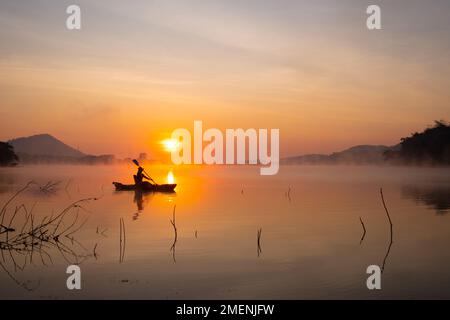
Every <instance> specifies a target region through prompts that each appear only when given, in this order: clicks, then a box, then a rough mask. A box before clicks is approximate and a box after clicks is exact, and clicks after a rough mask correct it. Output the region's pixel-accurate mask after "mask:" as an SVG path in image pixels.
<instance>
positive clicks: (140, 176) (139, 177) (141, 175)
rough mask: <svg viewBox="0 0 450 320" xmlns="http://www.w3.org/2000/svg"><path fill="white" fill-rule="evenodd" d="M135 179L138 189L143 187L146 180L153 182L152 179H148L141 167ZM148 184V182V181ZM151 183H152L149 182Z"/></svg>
mask: <svg viewBox="0 0 450 320" xmlns="http://www.w3.org/2000/svg"><path fill="white" fill-rule="evenodd" d="M133 178H134V183H135V185H136V186H137V187H139V188H140V187H142V184H143V183H144V181H143V180H144V179H147V180H151V178H150V177H148V176H147V175H146V174H145V173H144V168H142V167H139V168H138V171H137V173H136V174H135V175H134V176H133ZM146 182H147V181H146ZM147 183H150V182H147Z"/></svg>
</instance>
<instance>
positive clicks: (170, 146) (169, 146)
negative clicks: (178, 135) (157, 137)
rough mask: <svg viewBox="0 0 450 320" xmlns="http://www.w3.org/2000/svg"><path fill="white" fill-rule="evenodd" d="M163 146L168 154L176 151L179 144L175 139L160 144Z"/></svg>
mask: <svg viewBox="0 0 450 320" xmlns="http://www.w3.org/2000/svg"><path fill="white" fill-rule="evenodd" d="M161 143H162V144H163V146H164V149H165V150H166V151H169V152H173V151H176V150H178V148H179V145H180V142H179V141H177V140H175V139H166V140H163V141H162V142H161Z"/></svg>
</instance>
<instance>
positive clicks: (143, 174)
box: [142, 173, 151, 180]
mask: <svg viewBox="0 0 450 320" xmlns="http://www.w3.org/2000/svg"><path fill="white" fill-rule="evenodd" d="M142 176H143V177H144V178H145V179H147V180H151V179H150V177H149V176H147V175H146V174H145V173H142Z"/></svg>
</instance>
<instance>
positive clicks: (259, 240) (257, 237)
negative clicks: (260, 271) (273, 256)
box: [256, 228, 262, 257]
mask: <svg viewBox="0 0 450 320" xmlns="http://www.w3.org/2000/svg"><path fill="white" fill-rule="evenodd" d="M261 234H262V228H259V229H258V230H257V234H256V244H257V246H258V257H259V255H260V254H261V253H262V249H261Z"/></svg>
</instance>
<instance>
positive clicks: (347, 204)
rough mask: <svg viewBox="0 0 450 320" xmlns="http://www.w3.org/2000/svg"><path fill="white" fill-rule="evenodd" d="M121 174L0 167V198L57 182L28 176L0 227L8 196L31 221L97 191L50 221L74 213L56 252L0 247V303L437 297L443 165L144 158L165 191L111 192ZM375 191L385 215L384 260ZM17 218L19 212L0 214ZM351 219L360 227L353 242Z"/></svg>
mask: <svg viewBox="0 0 450 320" xmlns="http://www.w3.org/2000/svg"><path fill="white" fill-rule="evenodd" d="M134 171H135V167H133V166H132V165H127V166H125V165H124V166H93V167H87V166H51V167H50V166H25V167H18V168H2V169H0V205H3V204H4V203H5V202H6V201H7V199H9V198H10V197H11V196H12V195H13V194H14V193H15V192H16V191H17V190H18V189H20V188H21V187H23V186H24V185H25V184H26V183H27V182H28V181H30V180H33V181H35V182H37V183H38V184H40V185H41V186H42V185H45V184H46V183H47V182H48V181H55V182H56V181H60V183H59V184H58V185H57V186H56V187H55V188H53V189H54V190H52V192H47V193H45V192H42V191H40V190H39V188H38V187H36V186H34V185H33V186H31V187H30V189H29V190H27V191H25V192H23V193H22V194H20V195H19V196H18V197H17V198H16V199H14V201H13V202H12V203H10V204H9V206H8V208H7V215H6V218H5V221H7V222H8V223H9V222H10V220H11V217H12V214H13V213H14V210H15V208H16V207H17V206H20V205H22V204H23V205H25V207H26V209H27V210H28V211H29V210H30V209H31V208H32V207H33V206H34V209H33V212H34V214H35V219H34V223H37V221H39V220H41V219H43V218H44V217H45V216H50V215H51V214H52V213H53V215H56V214H57V213H58V212H61V211H62V210H63V209H64V208H65V207H67V206H68V205H70V204H71V203H72V202H74V201H76V200H79V199H83V198H87V197H97V198H98V200H96V201H90V202H89V203H82V208H74V209H73V210H71V211H70V212H69V213H68V214H67V216H66V218H65V221H64V222H63V224H62V225H61V229H63V227H68V226H70V225H71V224H72V222H74V221H76V225H80V224H81V223H82V222H83V221H84V219H85V218H88V220H87V221H86V223H85V224H84V225H81V228H80V229H79V230H78V231H77V232H76V233H74V234H73V237H74V238H73V240H71V239H68V238H67V237H62V239H61V240H60V241H61V242H62V244H61V248H57V247H55V246H51V245H48V246H47V247H44V248H45V252H46V253H42V252H41V253H39V250H35V251H34V253H33V257H32V258H31V257H30V255H26V254H24V253H22V252H11V250H2V256H0V262H1V265H2V269H0V299H9V298H19V299H20V298H23V299H81V298H88V299H90V298H95V299H102V298H113V299H115V298H120V299H216V298H218V299H222V298H223V299H310V298H311V299H312V298H319V299H353V298H360V299H380V298H446V299H449V298H450V271H449V265H450V250H449V245H450V210H449V208H450V170H448V168H447V169H442V168H441V169H426V168H402V167H350V166H348V167H347V166H282V167H281V168H280V172H279V174H278V175H276V176H272V177H267V176H260V175H259V168H258V167H246V166H245V167H238V166H234V167H208V166H203V167H200V166H199V167H195V166H192V167H170V166H147V171H148V172H149V173H150V174H151V175H152V177H153V178H154V179H155V180H156V181H157V182H160V183H166V182H167V178H168V177H167V176H168V173H169V172H170V171H171V172H172V173H173V177H174V179H175V183H177V184H178V187H177V188H176V191H177V192H176V193H175V194H147V195H143V196H142V197H139V195H135V193H134V192H116V191H114V188H113V185H112V184H111V182H112V181H121V182H128V183H131V181H132V174H133V173H134ZM380 187H382V188H383V193H384V197H385V201H386V205H387V207H388V209H389V212H390V215H391V218H392V222H393V243H392V245H391V247H390V251H389V254H388V255H387V256H386V254H387V250H388V249H389V245H390V228H389V222H388V220H387V216H386V213H385V211H384V208H383V204H382V201H381V198H380V193H379V189H380ZM175 205H176V210H175V212H176V213H175V216H176V219H175V224H176V227H177V241H176V243H175V246H174V248H175V249H174V250H171V248H172V246H173V242H174V228H173V226H172V224H171V222H170V219H171V218H172V214H173V210H174V206H175ZM77 212H78V218H77V220H75V217H76V216H77ZM24 217H25V214H24V213H23V212H22V211H21V212H20V213H18V214H17V215H16V217H15V218H14V221H13V224H14V225H15V226H20V225H22V224H23V223H24V222H25V218H24ZM38 217H39V219H38ZM360 217H361V218H362V220H363V222H364V224H365V228H366V230H367V233H366V235H365V237H364V239H363V241H362V242H361V236H362V234H363V228H362V225H361V223H360V220H359V218H360ZM121 218H123V222H124V226H125V239H126V240H125V245H124V246H121V244H120V220H121ZM260 228H261V229H262V232H261V238H260V250H258V245H257V233H258V229H260ZM0 237H1V236H0ZM0 239H4V237H3V238H0ZM121 247H125V250H124V252H122V253H121V251H122V250H121ZM44 248H43V249H44ZM94 248H95V249H94ZM94 253H95V254H94ZM121 255H122V256H123V257H122V258H121ZM383 261H385V262H384V263H385V265H384V272H383V275H382V290H378V291H369V290H368V289H367V287H366V279H367V276H368V275H367V274H366V268H367V267H368V266H369V265H372V264H375V265H379V266H380V267H381V266H382V265H383ZM74 262H81V265H80V266H81V272H82V290H79V291H77V290H74V291H69V290H68V289H67V287H66V279H67V276H68V275H67V274H66V268H67V266H68V265H69V264H71V263H74Z"/></svg>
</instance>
